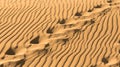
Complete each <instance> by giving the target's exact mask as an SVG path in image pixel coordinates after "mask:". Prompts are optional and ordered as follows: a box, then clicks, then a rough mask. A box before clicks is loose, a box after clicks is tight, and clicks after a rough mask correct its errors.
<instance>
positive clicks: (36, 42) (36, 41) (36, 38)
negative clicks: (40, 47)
mask: <svg viewBox="0 0 120 67" xmlns="http://www.w3.org/2000/svg"><path fill="white" fill-rule="evenodd" d="M39 39H40V36H37V37H35V38H34V39H33V40H31V41H30V43H31V44H39Z"/></svg>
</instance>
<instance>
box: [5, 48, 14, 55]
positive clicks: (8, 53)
mask: <svg viewBox="0 0 120 67" xmlns="http://www.w3.org/2000/svg"><path fill="white" fill-rule="evenodd" d="M5 54H7V55H15V52H14V50H13V49H11V48H9V49H8V50H7V51H6V53H5Z"/></svg>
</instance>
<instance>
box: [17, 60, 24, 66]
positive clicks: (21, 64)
mask: <svg viewBox="0 0 120 67" xmlns="http://www.w3.org/2000/svg"><path fill="white" fill-rule="evenodd" d="M24 64H25V60H24V59H22V60H20V61H18V62H17V63H16V65H20V67H22V66H23V65H24Z"/></svg>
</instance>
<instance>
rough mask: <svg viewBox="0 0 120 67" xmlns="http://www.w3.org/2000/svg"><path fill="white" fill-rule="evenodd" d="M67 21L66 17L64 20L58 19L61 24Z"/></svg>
mask: <svg viewBox="0 0 120 67" xmlns="http://www.w3.org/2000/svg"><path fill="white" fill-rule="evenodd" d="M65 22H66V21H65V19H62V20H59V21H58V23H59V24H65Z"/></svg>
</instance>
